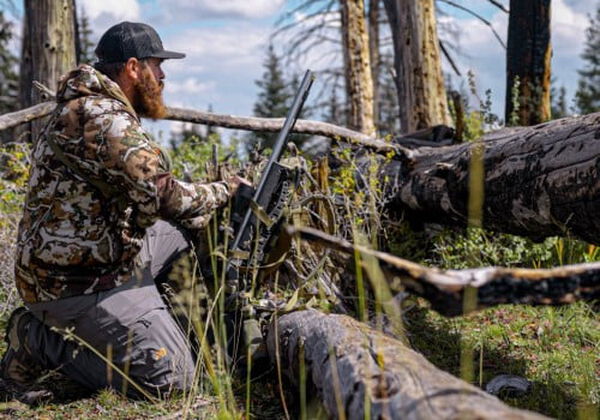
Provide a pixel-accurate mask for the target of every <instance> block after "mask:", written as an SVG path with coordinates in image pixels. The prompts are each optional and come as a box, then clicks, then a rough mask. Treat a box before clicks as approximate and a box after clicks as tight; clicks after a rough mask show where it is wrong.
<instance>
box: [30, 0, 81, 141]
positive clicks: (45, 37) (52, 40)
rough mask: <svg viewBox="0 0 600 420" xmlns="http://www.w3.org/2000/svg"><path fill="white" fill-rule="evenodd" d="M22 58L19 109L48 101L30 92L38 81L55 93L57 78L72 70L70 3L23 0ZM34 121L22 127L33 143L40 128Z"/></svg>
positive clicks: (72, 25) (73, 51)
mask: <svg viewBox="0 0 600 420" xmlns="http://www.w3.org/2000/svg"><path fill="white" fill-rule="evenodd" d="M24 12H25V16H24V20H23V22H24V25H23V46H22V55H21V82H20V88H21V92H20V103H21V107H23V108H25V107H30V106H32V105H35V104H38V103H40V102H43V101H45V100H47V99H48V98H47V97H45V96H44V94H43V93H41V92H40V91H38V90H37V89H32V85H33V81H34V80H35V81H38V82H40V83H42V84H43V85H45V86H47V87H49V88H50V89H51V90H52V91H56V87H57V81H58V78H59V77H60V76H62V75H63V74H65V73H66V72H68V71H69V70H72V69H73V67H75V64H76V60H75V36H74V32H75V25H74V22H73V16H74V12H73V1H72V0H25V3H24ZM42 124H43V122H42V121H36V122H34V123H32V124H29V125H28V126H27V127H25V129H26V130H29V131H30V132H31V135H30V139H32V140H33V139H35V138H36V137H37V133H39V130H40V129H41V127H42Z"/></svg>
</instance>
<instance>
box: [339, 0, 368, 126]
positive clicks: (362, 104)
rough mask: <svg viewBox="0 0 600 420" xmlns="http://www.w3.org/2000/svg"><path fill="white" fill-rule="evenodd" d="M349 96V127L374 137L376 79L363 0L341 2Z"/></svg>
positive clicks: (343, 0) (342, 0)
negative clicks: (374, 80)
mask: <svg viewBox="0 0 600 420" xmlns="http://www.w3.org/2000/svg"><path fill="white" fill-rule="evenodd" d="M340 14H341V20H342V41H343V42H342V43H343V53H344V68H345V78H346V93H347V97H348V102H349V105H350V115H349V119H348V126H349V127H350V128H352V129H353V130H357V131H360V132H361V133H365V134H367V135H374V134H375V123H374V120H373V79H372V78H371V65H370V59H369V49H368V48H369V40H368V35H367V25H366V22H365V5H364V0H340Z"/></svg>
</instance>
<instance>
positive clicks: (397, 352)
mask: <svg viewBox="0 0 600 420" xmlns="http://www.w3.org/2000/svg"><path fill="white" fill-rule="evenodd" d="M267 346H268V350H269V354H270V357H271V360H272V362H273V364H275V365H280V367H281V370H282V372H283V373H284V374H285V375H286V377H287V378H288V379H289V380H290V381H291V382H292V384H294V385H295V386H300V385H301V384H300V381H299V377H300V376H301V375H302V373H301V372H300V368H301V366H304V367H305V369H306V377H307V378H308V381H309V382H310V385H311V387H314V389H315V390H316V392H317V394H318V395H319V397H320V399H321V401H322V402H323V404H324V406H325V408H326V410H327V412H328V414H329V416H330V417H331V418H338V419H339V418H348V419H364V418H372V419H380V418H385V419H404V420H410V419H438V418H455V419H467V418H468V419H542V418H545V417H543V416H541V415H538V414H535V413H532V412H529V411H523V410H518V409H515V408H511V407H509V406H507V405H505V404H504V403H502V402H501V401H500V400H498V399H497V398H495V397H492V396H491V395H488V394H486V393H485V392H483V391H481V390H480V389H478V388H476V387H474V386H472V385H469V384H467V383H466V382H463V381H461V380H460V379H457V378H455V377H453V376H452V375H450V374H448V373H446V372H443V371H441V370H439V369H437V368H436V367H435V366H433V365H432V364H431V363H429V362H428V361H427V360H426V359H425V358H424V357H423V356H421V355H420V354H419V353H417V352H415V351H413V350H411V349H409V348H408V347H407V346H406V345H404V344H403V343H402V342H400V341H398V340H394V339H392V338H390V337H388V336H386V335H384V334H382V333H380V332H378V331H375V330H373V329H372V328H369V327H368V326H367V325H365V324H362V323H360V322H358V321H356V320H354V319H352V318H350V317H347V316H344V315H325V314H323V313H321V312H318V311H315V310H305V311H298V312H292V313H290V314H287V315H283V316H281V318H279V319H278V320H277V319H275V321H274V322H273V323H272V324H271V327H270V328H269V333H268V339H267ZM302 359H303V360H302ZM299 362H300V363H299Z"/></svg>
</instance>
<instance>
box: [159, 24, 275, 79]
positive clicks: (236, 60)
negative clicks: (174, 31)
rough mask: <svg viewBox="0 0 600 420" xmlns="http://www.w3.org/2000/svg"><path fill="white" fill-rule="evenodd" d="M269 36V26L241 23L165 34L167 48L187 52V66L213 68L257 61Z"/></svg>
mask: <svg viewBox="0 0 600 420" xmlns="http://www.w3.org/2000/svg"><path fill="white" fill-rule="evenodd" d="M268 38H269V28H263V27H260V26H251V25H243V26H236V27H231V26H228V27H220V28H219V29H218V30H215V29H214V28H192V29H188V30H185V31H183V32H182V33H180V34H178V35H174V36H171V37H169V41H168V45H169V48H171V49H174V50H175V51H182V52H185V53H186V54H187V59H186V60H185V64H181V65H180V66H182V67H183V68H184V69H185V68H186V67H187V66H189V65H192V66H205V67H208V64H204V63H210V65H211V67H213V68H223V67H228V66H235V65H237V66H242V65H247V64H256V63H257V62H258V63H260V62H261V60H262V56H263V55H264V54H263V51H264V48H265V47H266V45H267V42H268Z"/></svg>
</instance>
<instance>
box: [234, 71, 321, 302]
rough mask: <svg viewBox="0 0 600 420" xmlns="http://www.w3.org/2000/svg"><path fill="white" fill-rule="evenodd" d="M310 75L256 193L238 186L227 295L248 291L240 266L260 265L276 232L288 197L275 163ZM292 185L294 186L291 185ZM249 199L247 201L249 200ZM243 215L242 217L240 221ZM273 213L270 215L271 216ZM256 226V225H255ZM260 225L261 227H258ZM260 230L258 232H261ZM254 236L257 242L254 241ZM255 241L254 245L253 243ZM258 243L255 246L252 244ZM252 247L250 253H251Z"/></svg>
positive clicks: (286, 181) (285, 171) (286, 173)
mask: <svg viewBox="0 0 600 420" xmlns="http://www.w3.org/2000/svg"><path fill="white" fill-rule="evenodd" d="M313 81H314V75H313V73H312V72H311V71H310V70H307V71H306V73H305V74H304V78H303V79H302V82H301V83H300V87H299V88H298V91H297V92H296V95H295V97H294V100H293V102H292V106H291V108H290V110H289V111H288V114H287V116H286V119H285V122H284V124H283V127H282V129H281V131H280V132H279V135H278V136H277V140H276V141H275V144H274V146H273V152H272V154H271V156H270V158H269V160H268V162H267V165H266V167H265V169H264V171H263V173H262V175H261V178H260V181H259V183H258V186H257V187H256V190H253V189H252V188H251V187H248V186H246V185H240V188H239V190H238V193H237V194H236V201H235V203H234V208H233V212H232V221H233V230H234V233H235V236H234V240H233V242H232V244H231V247H230V248H229V250H230V255H231V257H232V258H231V259H230V260H229V265H228V268H227V280H228V289H229V290H228V292H229V293H236V292H238V293H239V292H241V293H243V292H245V291H247V289H248V284H247V277H248V276H247V275H243V276H241V275H240V274H241V273H240V271H241V269H242V268H244V266H246V268H248V266H249V265H252V264H253V263H254V264H257V263H258V264H260V263H262V260H263V258H264V254H265V251H266V247H267V246H268V245H269V240H270V239H271V238H270V236H271V235H272V233H273V232H274V231H275V230H276V226H275V225H276V224H277V223H276V222H277V219H279V218H280V216H281V211H282V210H283V207H284V205H285V204H286V203H285V201H286V200H287V199H288V198H289V195H290V190H291V187H290V181H291V180H292V179H293V177H294V176H293V175H292V174H291V173H290V169H289V168H287V167H285V166H283V165H281V164H280V163H279V161H280V159H281V156H282V154H283V150H284V146H285V145H286V140H287V138H288V136H289V134H290V132H291V131H292V129H293V127H294V124H295V123H296V120H297V119H298V116H299V115H300V112H301V110H302V107H303V105H304V102H305V100H306V97H307V96H308V93H309V91H310V88H311V86H312V83H313ZM291 183H293V184H295V182H291ZM250 196H251V198H249V197H250ZM241 213H243V217H241ZM273 213H274V214H273ZM257 222H259V223H257ZM259 224H260V225H262V226H259ZM261 228H262V231H261ZM257 235H259V236H260V238H257ZM257 239H258V241H257ZM255 241H256V242H258V243H255ZM253 246H254V249H252V248H253Z"/></svg>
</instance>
